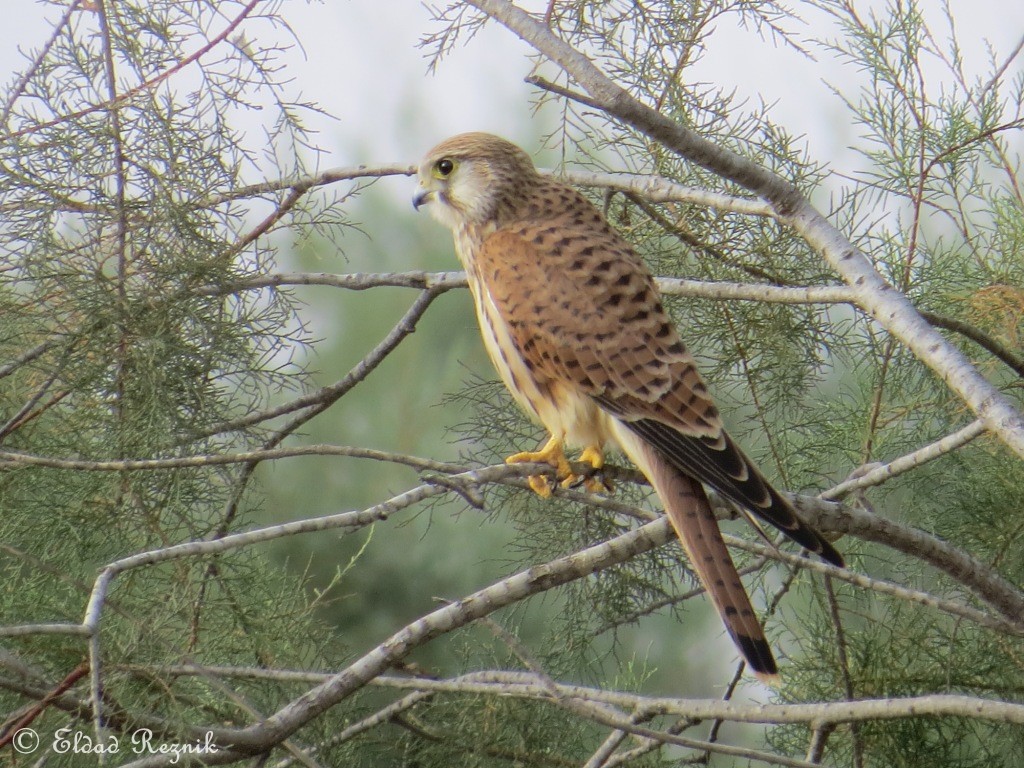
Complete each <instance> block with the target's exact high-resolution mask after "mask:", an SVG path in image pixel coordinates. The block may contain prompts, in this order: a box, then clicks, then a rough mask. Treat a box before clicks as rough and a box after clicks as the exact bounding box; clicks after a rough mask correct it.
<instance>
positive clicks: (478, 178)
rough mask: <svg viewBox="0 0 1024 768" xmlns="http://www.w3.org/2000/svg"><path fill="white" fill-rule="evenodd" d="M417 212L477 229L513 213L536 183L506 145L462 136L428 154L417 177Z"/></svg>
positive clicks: (482, 136) (525, 158) (525, 162)
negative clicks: (423, 210)
mask: <svg viewBox="0 0 1024 768" xmlns="http://www.w3.org/2000/svg"><path fill="white" fill-rule="evenodd" d="M417 177H418V182H419V183H418V184H417V185H416V192H415V193H414V195H413V198H412V204H413V206H415V207H416V208H417V209H419V208H420V207H421V206H424V205H427V206H429V210H430V213H431V214H432V215H433V216H434V218H436V219H437V220H438V221H440V222H441V223H442V224H444V225H445V226H448V227H450V228H452V229H457V228H458V227H461V226H471V227H479V226H483V225H485V224H487V223H490V222H495V223H497V222H498V221H499V220H501V219H502V218H504V217H505V216H508V215H511V214H514V212H515V210H516V208H517V205H518V203H519V202H520V201H522V200H524V199H525V198H526V197H527V193H528V192H529V191H530V188H531V187H532V185H533V184H534V183H535V182H536V181H537V180H538V179H540V175H539V174H538V173H537V170H536V168H534V166H533V161H532V160H530V156H529V155H527V154H526V153H525V152H524V151H523V150H522V149H520V148H519V147H517V146H516V145H515V144H513V143H512V142H510V141H506V140H505V139H502V138H499V137H498V136H493V135H491V134H489V133H463V134H459V135H458V136H453V137H452V138H450V139H446V140H445V141H442V142H441V143H440V144H438V145H437V146H436V147H434V148H433V149H432V150H430V151H429V152H428V153H427V155H426V157H424V158H423V162H421V163H420V167H419V171H418V173H417Z"/></svg>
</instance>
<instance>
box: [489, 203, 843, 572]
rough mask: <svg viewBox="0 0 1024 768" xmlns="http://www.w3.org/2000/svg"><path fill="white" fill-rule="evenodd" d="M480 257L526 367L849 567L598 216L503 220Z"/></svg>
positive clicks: (645, 277)
mask: <svg viewBox="0 0 1024 768" xmlns="http://www.w3.org/2000/svg"><path fill="white" fill-rule="evenodd" d="M580 202H581V203H582V204H584V205H586V206H587V207H588V208H589V204H588V203H585V201H584V200H583V199H582V198H580ZM591 210H592V209H591ZM594 213H595V214H596V212H594ZM476 267H477V270H478V271H479V274H480V278H481V280H483V281H484V282H485V283H486V284H487V287H488V291H489V293H490V295H491V297H492V299H493V301H494V304H495V306H496V308H497V310H498V312H499V313H500V314H501V315H502V317H503V318H504V319H505V321H506V322H507V324H508V327H509V329H510V334H511V336H512V340H513V342H514V343H515V344H516V346H517V347H518V349H519V352H520V354H521V355H522V357H523V359H524V361H525V362H526V365H527V366H528V367H529V368H531V369H532V370H534V371H535V372H537V373H538V374H540V375H543V376H545V377H548V378H552V379H555V380H558V381H560V382H563V383H565V384H568V385H571V386H573V387H576V388H577V389H579V390H580V391H582V392H584V393H586V394H588V395H590V396H591V397H593V398H594V400H595V401H596V402H597V403H598V404H599V405H600V406H601V407H602V408H603V409H605V410H606V411H608V412H609V413H611V414H612V415H614V416H615V417H617V418H618V419H620V420H621V421H622V422H623V423H624V424H625V425H626V426H627V427H628V428H629V429H630V430H632V431H633V432H635V433H636V434H637V435H639V436H640V437H642V438H643V439H644V440H645V441H647V442H648V443H649V444H651V445H652V446H654V447H655V448H656V449H657V450H658V451H659V452H660V453H661V454H662V455H663V456H664V457H665V459H666V461H668V462H669V463H670V464H671V465H672V466H674V467H676V468H677V469H678V470H680V471H681V472H683V473H685V474H686V475H688V476H690V477H693V478H696V479H697V480H700V481H701V482H704V483H707V484H708V485H709V486H711V487H712V488H714V489H715V490H716V491H718V492H719V493H721V494H722V495H723V496H725V497H727V498H729V499H732V500H733V501H735V502H736V503H738V504H740V505H741V506H743V507H745V508H746V509H748V510H750V511H751V512H753V513H754V514H756V515H757V516H759V517H761V518H762V519H764V520H765V521H766V522H768V523H770V524H771V525H773V526H775V527H776V528H778V529H779V530H780V531H782V532H783V533H784V534H786V535H787V536H789V537H790V538H792V539H794V540H795V541H797V542H798V543H799V544H801V545H802V546H804V547H806V548H808V549H810V550H811V551H813V552H816V553H817V554H819V555H820V556H821V557H823V558H824V559H826V560H828V561H830V562H832V563H834V564H836V565H842V563H843V560H842V557H841V556H840V555H839V553H838V552H837V551H836V550H835V549H834V548H833V547H832V545H831V544H829V543H828V542H827V541H825V540H824V539H823V538H822V537H821V536H820V535H819V534H818V533H817V532H816V531H814V530H813V529H811V528H809V527H808V526H806V525H805V524H804V523H802V522H801V521H800V519H799V517H797V515H796V513H795V511H794V510H793V508H792V506H791V505H790V504H789V503H788V502H787V501H786V500H785V499H783V498H782V497H781V496H780V495H779V494H778V493H777V492H776V491H775V490H774V489H773V488H772V487H771V486H770V485H769V484H768V483H767V481H765V479H764V478H763V477H762V475H761V474H760V472H758V470H757V469H756V467H755V466H754V465H753V464H752V462H750V461H749V460H748V459H747V457H746V456H744V455H743V453H742V452H741V451H740V450H739V448H738V447H737V446H736V445H735V443H733V441H732V440H731V439H730V438H729V436H728V435H727V434H726V432H725V429H724V427H723V424H722V420H721V417H720V415H719V413H718V410H717V408H716V407H715V405H714V403H713V402H712V401H711V399H710V397H709V396H708V391H707V387H706V385H705V384H704V382H703V380H702V379H701V377H700V374H699V373H698V372H697V369H696V366H695V365H694V360H693V356H692V355H691V354H690V353H689V351H688V350H687V349H686V347H685V346H684V345H683V343H682V341H681V339H680V338H679V335H678V333H677V332H676V330H675V327H674V326H673V324H672V322H671V320H670V319H669V317H668V315H667V314H666V312H665V310H664V307H663V306H662V304H661V300H660V297H659V295H658V292H657V289H656V287H655V285H654V282H653V279H652V278H651V275H650V273H649V272H648V271H647V269H646V267H645V266H644V265H643V263H642V261H641V260H640V258H639V257H638V256H637V255H636V253H635V252H634V251H633V250H632V248H630V246H629V245H628V244H627V243H626V242H625V241H624V240H623V239H622V238H621V237H620V236H619V235H618V233H616V232H615V231H614V230H613V229H611V227H610V226H608V225H607V224H606V223H605V222H604V221H603V220H602V219H600V217H599V216H596V215H593V216H590V217H586V220H585V221H584V217H581V216H580V215H579V214H576V215H575V216H572V215H570V214H565V215H563V216H560V217H557V218H553V219H550V220H544V221H538V222H526V223H521V224H515V225H510V226H507V227H505V228H503V229H499V230H497V231H496V232H494V233H493V234H491V235H490V236H489V237H487V238H486V239H485V240H484V242H483V244H482V245H481V247H480V248H479V249H477V253H476Z"/></svg>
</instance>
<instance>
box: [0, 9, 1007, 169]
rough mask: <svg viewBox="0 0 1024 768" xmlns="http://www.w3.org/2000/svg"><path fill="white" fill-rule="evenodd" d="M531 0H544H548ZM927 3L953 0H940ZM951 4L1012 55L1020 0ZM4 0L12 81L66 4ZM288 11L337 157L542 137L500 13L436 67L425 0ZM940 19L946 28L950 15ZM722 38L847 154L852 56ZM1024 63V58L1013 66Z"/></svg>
mask: <svg viewBox="0 0 1024 768" xmlns="http://www.w3.org/2000/svg"><path fill="white" fill-rule="evenodd" d="M523 4H524V5H526V6H527V7H532V8H538V7H540V8H543V7H544V6H546V1H544V2H541V1H540V0H529V2H524V3H523ZM924 4H925V5H927V6H928V7H930V8H935V9H936V10H937V9H938V8H940V7H941V4H940V2H939V0H924ZM862 5H863V6H864V7H865V9H866V8H867V7H868V6H871V5H874V6H878V5H880V3H877V2H872V3H866V2H865V3H862ZM950 5H951V7H952V9H953V12H954V15H955V16H956V19H957V26H958V36H959V38H960V40H961V43H962V46H963V49H964V51H965V59H966V60H967V62H968V70H969V72H972V73H975V74H978V75H980V74H981V73H982V72H983V70H984V68H985V66H986V62H987V54H986V52H985V51H986V40H987V41H988V43H989V44H991V46H992V48H993V49H994V51H996V52H997V54H998V56H997V57H999V58H1001V57H1005V56H1006V55H1007V54H1008V53H1009V52H1010V51H1011V50H1012V49H1013V48H1014V46H1015V45H1016V44H1017V43H1018V41H1019V40H1020V38H1021V35H1022V34H1024V3H1022V2H1019V0H950ZM4 9H5V10H6V11H7V17H6V18H5V20H4V25H3V27H2V28H0V79H2V80H3V81H4V82H7V83H9V82H10V81H11V79H12V76H13V73H14V72H15V71H17V70H18V69H20V68H21V66H22V64H23V58H22V57H21V56H20V55H19V54H18V52H17V49H18V46H21V47H22V48H23V49H26V50H32V49H35V48H37V47H38V46H39V45H41V44H42V42H43V41H44V40H45V37H46V33H47V30H48V28H49V25H50V23H52V21H53V20H54V19H56V18H58V17H59V16H60V14H61V12H62V10H63V9H62V7H61V6H58V5H54V4H51V3H44V2H37V1H36V0H4ZM281 13H282V15H283V16H284V17H285V19H286V20H287V21H288V23H289V24H290V25H291V27H292V29H293V30H294V32H295V33H296V36H297V37H298V39H299V40H300V41H301V42H302V45H303V47H304V50H305V57H303V56H302V55H300V54H299V53H298V52H297V51H296V52H295V54H294V55H293V56H291V57H290V58H289V62H288V72H289V73H290V74H291V75H292V76H293V77H294V78H295V82H294V83H293V84H292V85H291V86H290V87H291V88H292V89H293V91H294V92H295V93H296V94H297V93H298V92H299V91H301V93H302V95H303V96H304V98H306V99H311V100H314V101H317V102H319V103H320V104H322V105H323V106H324V108H325V109H326V110H327V111H328V112H330V113H332V114H333V115H335V116H337V118H338V120H337V122H327V121H322V122H318V123H317V125H318V127H319V128H320V129H321V136H320V140H319V141H320V144H321V145H322V146H323V147H325V148H327V149H329V150H331V155H330V156H328V157H327V158H326V159H325V161H324V164H325V165H328V166H336V165H348V164H352V163H355V162H378V161H395V160H401V161H413V160H416V159H417V158H418V157H419V155H420V154H421V153H422V152H423V151H424V150H426V149H427V148H429V147H430V146H431V145H432V144H434V143H435V142H436V141H437V140H439V139H442V138H444V137H446V136H448V135H451V134H453V133H458V132H461V131H465V130H481V129H482V130H489V131H492V132H496V133H501V134H504V135H506V136H508V137H509V138H511V139H513V140H518V141H520V142H522V143H524V144H529V143H530V142H531V141H534V142H535V141H536V136H537V135H539V134H540V133H541V131H542V127H541V126H536V130H531V125H530V117H529V116H530V103H529V96H530V93H531V89H530V88H529V87H528V86H526V85H525V84H524V83H523V76H524V75H525V74H526V73H527V72H528V71H529V67H530V65H529V62H528V61H527V60H526V59H525V58H524V54H526V53H527V48H526V46H525V45H524V44H522V43H520V42H519V41H518V40H517V39H516V38H514V37H513V36H512V35H511V34H510V33H509V32H507V31H505V30H504V29H503V28H501V27H499V26H498V25H496V24H492V25H489V26H488V28H486V29H485V30H484V31H483V32H482V33H481V34H479V35H478V36H477V37H476V38H474V39H473V40H472V41H471V42H470V43H469V44H468V45H467V46H466V47H464V48H460V49H459V50H458V51H456V53H455V54H454V55H453V56H451V57H450V58H449V59H447V60H446V61H445V62H444V63H443V64H442V66H441V68H440V69H439V71H438V72H437V73H436V74H428V73H427V71H426V59H425V57H424V51H422V50H420V49H418V48H417V41H418V40H419V38H420V37H421V36H422V35H423V34H424V32H425V31H428V30H430V29H431V28H432V25H431V21H430V18H429V12H428V10H427V9H426V8H425V7H424V5H423V4H422V3H421V2H419V0H329V1H328V2H326V3H322V4H321V3H314V4H309V3H307V2H304V1H303V0H292V1H291V2H285V3H284V4H283V5H282V9H281ZM936 18H939V17H938V16H937V15H936ZM937 30H938V31H939V33H940V34H943V30H944V27H943V26H942V25H941V24H940V25H939V26H938V27H937ZM796 31H798V32H799V28H796ZM251 36H252V35H251V34H250V37H251ZM716 40H717V43H716V44H715V46H714V47H713V48H712V49H711V50H709V52H708V54H707V57H706V59H705V60H704V61H703V62H702V63H701V64H700V66H699V68H698V69H697V70H696V71H695V72H694V73H691V74H690V75H689V76H690V77H691V78H694V77H696V79H699V80H704V81H711V82H718V83H720V84H722V85H724V86H728V87H734V88H736V89H737V92H738V94H739V95H740V96H741V97H745V98H747V99H749V100H751V101H754V100H756V99H757V98H764V99H765V100H766V101H769V102H778V104H777V107H776V110H777V111H776V113H775V114H776V115H777V119H779V120H780V121H781V122H782V123H783V124H784V125H786V126H787V127H788V128H789V130H790V131H791V132H792V133H796V134H803V135H805V136H806V140H807V142H808V144H809V145H810V147H811V150H812V154H813V155H814V156H816V157H819V158H831V157H836V156H839V155H840V154H841V152H840V151H841V150H842V148H843V147H844V146H846V145H847V144H848V143H849V142H850V139H851V137H850V135H848V132H849V131H851V130H853V128H852V126H851V125H850V124H849V121H848V120H847V121H842V120H841V119H840V115H841V108H840V105H839V104H838V102H837V100H836V99H835V98H834V97H833V96H831V95H830V94H829V92H828V90H827V88H826V87H825V86H824V83H823V79H828V80H830V81H832V82H833V83H837V84H840V85H841V84H843V83H844V82H848V81H849V79H850V78H855V77H856V76H857V75H856V72H855V70H854V69H853V68H852V67H849V66H847V67H845V68H844V67H839V66H837V65H836V64H835V63H832V62H829V61H827V60H825V59H822V60H821V61H820V62H819V63H818V64H812V63H809V62H808V61H807V60H805V59H803V58H801V57H800V56H798V55H797V54H795V53H793V52H792V51H789V50H786V49H780V48H776V47H774V46H773V45H771V43H765V42H762V41H760V40H759V39H758V38H757V37H756V35H754V34H753V33H751V32H745V31H742V30H739V29H728V28H723V29H722V30H721V36H720V37H717V38H716ZM1021 66H1022V64H1021V60H1020V58H1019V59H1018V61H1017V62H1015V66H1014V67H1013V68H1011V72H1013V71H1018V72H1019V71H1020V69H1021ZM837 126H838V127H837ZM528 148H529V147H528Z"/></svg>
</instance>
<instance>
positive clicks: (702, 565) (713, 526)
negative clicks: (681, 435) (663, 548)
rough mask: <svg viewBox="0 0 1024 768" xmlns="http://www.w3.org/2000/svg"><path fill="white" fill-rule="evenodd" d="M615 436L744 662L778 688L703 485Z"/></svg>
mask: <svg viewBox="0 0 1024 768" xmlns="http://www.w3.org/2000/svg"><path fill="white" fill-rule="evenodd" d="M616 432H617V435H616V437H618V438H619V443H620V445H621V447H622V449H623V450H624V451H625V452H626V454H627V455H628V456H629V458H630V459H632V461H633V463H634V464H636V465H637V467H638V468H639V469H640V471H641V472H643V473H644V475H645V476H646V477H647V479H648V480H649V481H650V482H651V485H652V486H654V490H655V491H656V492H657V494H658V497H659V498H660V499H661V502H662V505H663V506H664V507H665V513H666V514H667V515H668V519H669V521H670V522H671V523H672V527H673V528H674V529H675V531H676V535H677V536H679V541H680V543H682V545H683V549H684V550H685V552H686V556H687V558H689V560H690V564H691V566H692V567H693V570H694V571H696V573H697V576H698V578H699V579H700V581H701V584H703V585H704V589H705V590H706V591H707V594H708V597H709V598H711V603H712V604H713V605H714V606H715V610H716V611H718V615H719V616H720V617H721V618H722V623H723V624H724V625H725V629H726V631H727V632H728V633H729V636H730V637H731V638H732V640H733V642H734V643H735V644H736V647H737V648H738V649H739V651H740V654H741V655H742V656H743V659H744V660H745V661H746V662H747V664H748V665H749V666H750V669H751V671H752V672H753V673H754V675H755V676H756V677H757V678H758V679H759V680H761V681H762V682H764V683H767V684H768V685H772V686H776V685H778V684H779V682H780V678H779V670H778V666H777V665H776V664H775V657H774V656H772V651H771V647H770V646H769V645H768V640H767V639H766V638H765V636H764V630H763V629H762V627H761V623H760V622H759V621H758V620H757V616H756V615H755V614H754V608H753V606H752V605H751V604H750V598H749V596H748V595H747V591H746V589H744V587H743V584H742V582H740V576H739V573H738V572H737V571H736V566H735V565H734V564H733V562H732V557H731V556H730V555H729V550H728V549H727V548H726V546H725V542H724V541H723V540H722V532H721V531H720V530H719V528H718V520H717V519H716V518H715V515H714V512H713V511H712V509H711V504H710V502H709V501H708V497H707V494H706V493H705V492H704V488H703V486H701V484H700V483H698V482H697V481H696V480H693V479H691V478H690V477H688V476H687V475H684V474H683V473H682V472H680V471H679V470H678V469H676V468H675V467H673V466H672V465H671V464H669V462H668V461H667V460H666V459H665V458H664V457H662V455H661V454H660V453H659V452H658V450H657V449H656V448H654V447H653V446H651V445H650V444H648V443H647V442H646V441H644V440H643V439H642V438H639V437H638V436H636V435H634V434H632V433H631V432H630V431H629V430H628V429H627V428H621V429H617V430H616Z"/></svg>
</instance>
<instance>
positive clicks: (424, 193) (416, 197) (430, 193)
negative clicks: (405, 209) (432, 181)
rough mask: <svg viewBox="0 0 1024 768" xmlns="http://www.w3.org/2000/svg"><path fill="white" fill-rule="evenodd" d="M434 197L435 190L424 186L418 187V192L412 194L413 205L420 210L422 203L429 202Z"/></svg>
mask: <svg viewBox="0 0 1024 768" xmlns="http://www.w3.org/2000/svg"><path fill="white" fill-rule="evenodd" d="M433 197H434V190H432V189H424V188H423V187H417V188H416V192H414V193H413V196H412V207H413V208H415V209H416V210H417V211H418V210H419V209H420V206H421V205H423V204H424V203H429V202H430V201H431V200H432V199H433Z"/></svg>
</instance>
